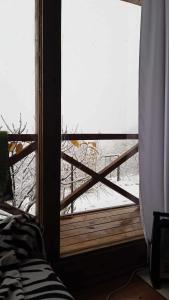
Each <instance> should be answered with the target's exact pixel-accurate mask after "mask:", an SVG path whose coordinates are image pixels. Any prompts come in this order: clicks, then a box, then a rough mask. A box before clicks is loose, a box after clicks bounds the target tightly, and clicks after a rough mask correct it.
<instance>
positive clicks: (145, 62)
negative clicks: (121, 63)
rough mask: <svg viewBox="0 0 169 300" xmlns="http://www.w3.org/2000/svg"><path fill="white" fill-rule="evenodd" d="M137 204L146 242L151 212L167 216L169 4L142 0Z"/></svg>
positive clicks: (150, 222)
mask: <svg viewBox="0 0 169 300" xmlns="http://www.w3.org/2000/svg"><path fill="white" fill-rule="evenodd" d="M139 153H140V154H139V163H140V202H141V211H142V217H143V223H144V229H145V235H146V238H147V240H148V241H150V239H151V231H152V221H153V211H162V212H169V0H144V5H143V7H142V20H141V37H140V69H139Z"/></svg>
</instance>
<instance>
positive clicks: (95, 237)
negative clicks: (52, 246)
mask: <svg viewBox="0 0 169 300" xmlns="http://www.w3.org/2000/svg"><path fill="white" fill-rule="evenodd" d="M142 238H143V230H142V226H141V220H140V211H139V207H138V206H136V205H132V206H126V207H123V208H109V209H102V210H98V211H93V212H87V213H79V214H74V215H70V216H64V217H63V216H62V217H61V249H60V250H61V255H62V256H67V255H72V254H77V253H81V252H86V251H90V250H95V249H98V248H102V247H107V246H112V245H117V244H121V243H125V242H128V241H132V240H136V239H142Z"/></svg>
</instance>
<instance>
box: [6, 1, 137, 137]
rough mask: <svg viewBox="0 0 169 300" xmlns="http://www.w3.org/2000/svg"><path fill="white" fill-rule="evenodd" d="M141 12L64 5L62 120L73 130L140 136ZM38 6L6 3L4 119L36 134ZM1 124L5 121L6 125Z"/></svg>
mask: <svg viewBox="0 0 169 300" xmlns="http://www.w3.org/2000/svg"><path fill="white" fill-rule="evenodd" d="M140 12H141V9H140V7H138V6H136V5H132V4H128V3H125V2H123V1H120V0H106V1H105V0H62V116H63V123H64V125H67V126H68V128H69V130H70V131H72V130H75V128H76V126H78V131H79V132H111V133H118V132H123V133H126V132H136V131H137V130H138V57H139V31H140ZM34 37H35V35H34V0H0V38H1V43H0V114H2V115H3V116H4V118H5V119H6V120H7V122H8V123H12V122H14V123H16V121H17V120H18V118H19V113H20V112H21V113H22V116H23V120H24V121H25V122H26V121H27V122H28V129H29V131H30V132H33V131H34V116H35V108H34V107H35V69H34V59H35V49H34V45H35V43H34ZM1 124H2V122H1V120H0V125H1Z"/></svg>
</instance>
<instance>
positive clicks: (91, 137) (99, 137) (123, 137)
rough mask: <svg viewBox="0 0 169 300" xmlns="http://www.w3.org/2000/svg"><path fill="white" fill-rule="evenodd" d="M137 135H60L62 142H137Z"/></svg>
mask: <svg viewBox="0 0 169 300" xmlns="http://www.w3.org/2000/svg"><path fill="white" fill-rule="evenodd" d="M138 138H139V137H138V134H137V133H129V134H127V133H122V134H119V133H113V134H112V133H66V134H62V140H63V141H70V140H86V141H87V140H95V141H96V140H138Z"/></svg>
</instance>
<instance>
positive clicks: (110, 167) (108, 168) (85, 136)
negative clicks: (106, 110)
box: [61, 134, 139, 209]
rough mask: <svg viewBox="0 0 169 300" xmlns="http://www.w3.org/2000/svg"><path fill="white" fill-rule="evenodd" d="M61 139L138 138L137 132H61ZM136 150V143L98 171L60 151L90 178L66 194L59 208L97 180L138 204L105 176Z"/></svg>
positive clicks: (82, 192) (63, 206)
mask: <svg viewBox="0 0 169 300" xmlns="http://www.w3.org/2000/svg"><path fill="white" fill-rule="evenodd" d="M62 140H63V141H66V140H67V141H68V140H70V141H71V140H138V134H63V135H62ZM137 152H138V143H137V144H136V145H135V146H133V147H131V148H130V149H129V150H127V151H126V152H124V153H123V154H121V155H120V156H118V158H117V159H115V160H113V161H112V162H111V163H110V164H109V165H108V166H106V167H105V168H103V169H102V170H101V171H100V172H98V173H96V172H95V171H93V170H92V169H90V168H89V167H87V166H85V165H84V164H82V163H81V162H79V161H77V160H75V159H74V158H73V157H71V156H69V155H67V154H65V153H63V152H62V153H61V156H62V159H63V160H65V161H66V162H68V163H70V164H71V165H73V166H74V167H76V168H78V169H80V170H81V171H83V172H85V173H87V174H88V175H90V176H91V177H92V178H91V179H89V180H88V181H86V182H85V183H83V184H82V185H81V186H80V187H78V188H76V189H75V190H74V191H73V192H72V193H71V194H69V195H68V196H66V197H65V198H64V199H63V200H62V201H61V209H64V208H66V207H67V206H68V205H70V204H72V203H73V202H74V201H75V200H76V199H77V198H78V197H80V196H82V195H83V194H84V193H85V192H87V191H88V190H89V189H90V188H92V187H93V186H94V185H95V184H97V183H98V182H101V183H103V184H105V185H106V186H108V187H109V188H111V189H112V190H114V191H116V192H117V193H119V194H121V195H122V196H124V197H126V198H127V199H129V200H131V201H132V202H134V203H135V204H138V203H139V199H138V198H137V197H135V196H134V195H132V194H131V193H129V192H128V191H126V190H124V189H123V188H121V187H119V186H118V185H116V184H115V183H113V182H111V181H109V180H108V179H107V178H105V177H106V176H107V175H108V174H110V173H111V172H112V171H114V170H115V169H117V168H118V167H119V166H121V165H122V164H123V163H124V162H126V161H127V160H128V159H129V158H131V157H132V156H134V155H135V154H136V153H137Z"/></svg>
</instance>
